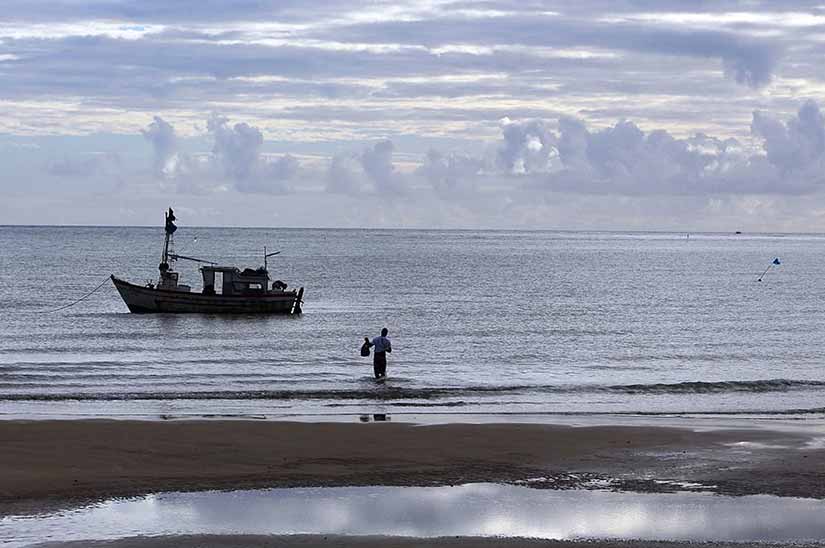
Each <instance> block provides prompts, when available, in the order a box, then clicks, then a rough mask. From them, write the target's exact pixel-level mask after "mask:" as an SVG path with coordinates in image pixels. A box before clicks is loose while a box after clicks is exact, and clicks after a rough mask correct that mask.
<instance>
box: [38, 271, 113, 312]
mask: <svg viewBox="0 0 825 548" xmlns="http://www.w3.org/2000/svg"><path fill="white" fill-rule="evenodd" d="M108 281H109V276H106V278H105V279H104V280H103V281H102V282H101V283H100V285H99V286H97V287H96V288H94V289H92V290H91V291H89V292H88V293H86V294H85V295H83V296H82V297H80V298H79V299H77V300H76V301H74V302H72V303H69V304H67V305H65V306H61V307H60V308H55V309H53V310H46V311H45V312H47V313H49V314H50V313H52V312H57V311H59V310H63V309H66V308H69V307H70V306H74V305H76V304H77V303H79V302H80V301H84V300H86V299H87V298H88V297H91V296H92V295H93V294H94V293H95V292H96V291H97V290H98V289H100V288H101V287H103V286H104V285H106V282H108Z"/></svg>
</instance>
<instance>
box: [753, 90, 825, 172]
mask: <svg viewBox="0 0 825 548" xmlns="http://www.w3.org/2000/svg"><path fill="white" fill-rule="evenodd" d="M751 131H752V132H753V133H754V134H755V135H758V136H759V137H761V138H762V139H763V140H764V143H765V144H764V148H765V152H766V154H767V158H768V161H769V162H770V163H771V164H772V165H774V166H776V167H777V168H778V169H780V170H781V171H782V173H789V172H794V171H800V170H806V169H808V168H810V167H812V166H814V167H822V165H821V164H822V160H823V152H825V119H824V118H823V116H822V113H821V112H820V110H819V107H818V106H817V104H816V103H815V102H814V101H812V100H808V101H806V102H805V104H803V105H802V107H801V108H800V109H799V112H798V114H797V115H796V117H795V118H792V119H790V120H789V121H788V122H782V121H781V120H779V119H777V118H775V117H773V116H771V115H769V114H765V113H763V112H759V111H756V112H754V113H753V122H752V123H751Z"/></svg>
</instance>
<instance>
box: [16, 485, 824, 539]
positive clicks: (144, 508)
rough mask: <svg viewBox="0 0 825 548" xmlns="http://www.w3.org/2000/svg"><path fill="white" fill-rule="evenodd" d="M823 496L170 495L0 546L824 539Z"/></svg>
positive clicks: (522, 490)
mask: <svg viewBox="0 0 825 548" xmlns="http://www.w3.org/2000/svg"><path fill="white" fill-rule="evenodd" d="M823 515H825V501H820V500H811V499H791V498H779V497H773V496H767V495H759V496H747V497H724V496H718V495H709V494H702V493H675V494H632V493H614V492H606V491H553V490H546V489H531V488H526V487H520V486H507V485H495V484H468V485H462V486H455V487H336V488H313V489H268V490H261V491H229V492H216V491H210V492H201V493H166V494H159V495H151V496H146V497H142V498H138V499H131V500H114V501H107V502H104V503H100V504H96V505H93V506H89V507H85V508H81V509H77V510H69V511H63V512H59V513H55V514H49V515H43V516H34V517H22V516H10V517H5V518H2V519H0V543H2V544H3V545H4V546H9V547H10V548H11V547H14V546H25V545H26V544H29V543H33V542H45V541H69V540H83V539H115V538H121V537H126V536H134V535H146V536H152V535H175V534H344V535H397V536H415V537H435V536H452V535H460V536H520V537H537V538H547V539H571V538H626V539H650V540H659V539H661V540H668V539H673V540H696V541H704V540H730V541H757V540H761V541H785V542H789V541H803V540H816V541H821V540H825V520H823V519H822V517H823Z"/></svg>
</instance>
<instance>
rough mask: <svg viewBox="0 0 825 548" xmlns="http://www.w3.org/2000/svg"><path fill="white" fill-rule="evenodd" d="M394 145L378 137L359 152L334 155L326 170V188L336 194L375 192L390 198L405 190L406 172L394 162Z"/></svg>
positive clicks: (403, 192) (406, 189)
mask: <svg viewBox="0 0 825 548" xmlns="http://www.w3.org/2000/svg"><path fill="white" fill-rule="evenodd" d="M394 150H395V145H393V143H392V141H390V140H388V139H384V140H381V141H379V142H377V143H375V144H374V145H372V146H371V147H369V148H367V149H366V150H364V151H363V152H361V153H360V154H338V155H336V156H334V157H333V158H332V159H331V161H330V164H329V168H328V169H327V173H326V181H327V185H326V189H327V191H328V192H331V193H336V194H350V195H358V194H366V193H369V194H376V195H378V196H379V197H381V198H392V197H395V196H398V195H403V194H405V193H406V192H407V191H408V187H407V184H408V183H407V180H406V176H405V175H404V174H402V173H399V172H398V171H396V169H395V165H394V164H393V151H394Z"/></svg>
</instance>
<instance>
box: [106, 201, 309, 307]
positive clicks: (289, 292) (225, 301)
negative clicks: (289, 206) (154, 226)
mask: <svg viewBox="0 0 825 548" xmlns="http://www.w3.org/2000/svg"><path fill="white" fill-rule="evenodd" d="M175 219H176V218H175V214H174V211H172V208H171V207H170V208H169V211H168V212H166V215H165V220H166V225H165V228H166V235H165V238H164V242H163V256H162V258H161V262H160V265H158V270H159V271H160V277H159V278H158V282H157V284H155V283H153V282H149V283H148V284H146V285H145V286H141V285H136V284H133V283H130V282H127V281H125V280H121V279H120V278H117V277H116V276H115V275H114V274H112V275H111V276H110V277H111V279H112V283H114V285H115V288H116V289H117V291H118V293H120V296H121V298H122V299H123V302H124V303H126V306H127V307H128V308H129V311H130V312H133V313H136V314H147V313H159V312H169V313H207V314H300V313H301V305H302V304H303V296H304V288H303V287H301V288H299V289H297V290H295V289H287V284H285V283H284V282H282V281H281V280H275V281H274V282H272V284H271V285H270V277H269V270H268V268H267V266H268V265H267V259H268V258H269V257H271V256H273V255H277V254H279V253H280V251H276V252H274V253H269V254H267V252H266V248H264V266H262V267H260V268H257V269H251V268H245V269H244V270H240V269H238V268H237V267H235V266H220V265H218V264H217V263H214V262H212V261H207V260H204V259H196V258H194V257H186V256H183V255H177V254H175V253H170V252H169V247H170V243H172V241H173V235H174V233H175V231H176V230H177V229H178V227H177V226H176V225H175V223H174V221H175ZM178 259H184V260H189V261H195V262H198V263H203V264H204V266H201V267H200V271H201V275H202V276H203V289H202V290H201V292H200V293H198V292H193V291H192V288H191V287H190V286H188V285H185V284H181V283H179V279H178V273H177V272H175V270H174V268H173V265H174V262H175V261H177V260H178ZM216 280H218V281H219V282H220V283H218V284H216ZM216 288H219V289H220V291H219V292H218V291H217V289H216Z"/></svg>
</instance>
